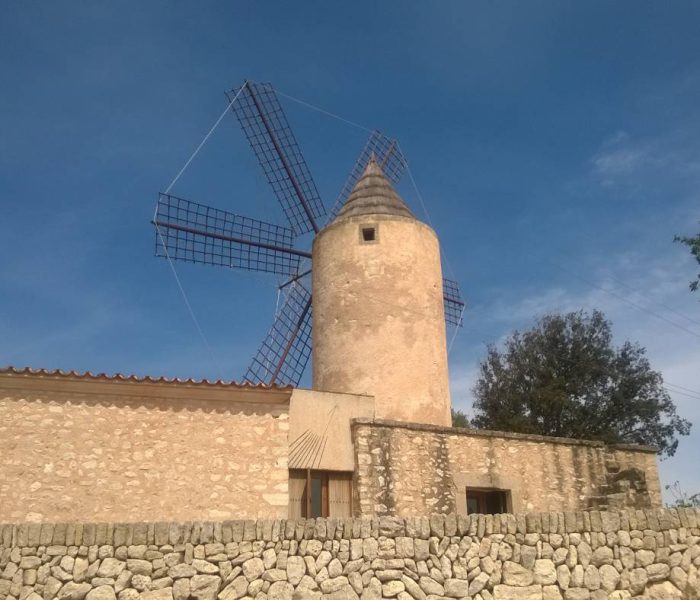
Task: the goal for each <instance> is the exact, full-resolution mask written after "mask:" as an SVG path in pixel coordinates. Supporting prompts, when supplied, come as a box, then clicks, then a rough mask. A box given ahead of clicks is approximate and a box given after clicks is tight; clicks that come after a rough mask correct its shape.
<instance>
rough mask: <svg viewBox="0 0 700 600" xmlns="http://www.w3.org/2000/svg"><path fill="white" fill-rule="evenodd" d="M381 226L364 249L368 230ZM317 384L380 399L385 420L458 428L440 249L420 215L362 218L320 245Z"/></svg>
mask: <svg viewBox="0 0 700 600" xmlns="http://www.w3.org/2000/svg"><path fill="white" fill-rule="evenodd" d="M363 226H374V227H375V230H376V240H375V241H372V242H364V241H363V240H362V234H361V228H362V227H363ZM313 265H314V269H313V298H314V308H313V387H314V389H316V390H323V391H333V392H345V393H354V394H367V395H370V396H374V397H375V412H376V415H377V417H380V418H386V419H396V420H400V421H414V422H420V423H431V424H436V425H449V424H450V394H449V385H448V374H447V350H446V339H445V318H444V307H443V291H442V272H441V266H440V248H439V244H438V240H437V237H436V236H435V233H434V232H433V230H432V229H430V228H429V227H428V226H427V225H424V224H423V223H420V222H419V221H416V220H415V219H412V218H403V217H397V216H391V217H387V216H377V215H374V216H362V217H353V218H350V219H345V220H342V221H339V222H336V223H334V224H332V225H330V226H329V227H327V228H326V229H324V230H323V231H322V232H321V233H320V234H319V235H318V236H317V237H316V239H315V240H314V246H313Z"/></svg>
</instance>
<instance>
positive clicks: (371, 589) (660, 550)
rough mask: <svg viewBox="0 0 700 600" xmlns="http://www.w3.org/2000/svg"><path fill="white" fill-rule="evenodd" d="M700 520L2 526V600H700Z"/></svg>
mask: <svg viewBox="0 0 700 600" xmlns="http://www.w3.org/2000/svg"><path fill="white" fill-rule="evenodd" d="M699 568H700V509H678V510H663V511H652V510H647V511H641V510H638V511H626V512H597V511H591V512H578V513H532V514H516V515H486V516H484V515H472V516H470V517H467V516H455V515H454V514H451V515H433V516H431V517H424V518H423V517H416V518H399V517H381V518H375V519H345V520H334V519H315V520H314V519H310V520H304V521H285V520H276V521H226V522H217V523H210V522H207V523H184V524H178V523H150V524H147V523H138V524H126V525H125V524H104V523H103V524H68V525H66V524H20V525H0V599H3V600H5V599H8V600H9V599H11V600H41V599H42V598H43V599H45V600H49V599H52V598H59V599H62V600H83V599H85V600H115V599H119V600H136V599H143V600H188V599H191V600H237V599H239V598H243V599H245V600H248V599H255V600H266V599H269V600H293V599H299V600H301V599H306V598H308V599H312V598H313V599H316V598H328V599H332V600H348V599H352V600H356V599H358V598H361V599H362V600H381V599H382V598H396V599H397V600H440V599H446V598H465V599H471V600H515V599H517V600H559V599H565V600H625V599H630V598H648V599H650V600H651V599H664V600H665V599H673V598H687V599H697V598H698V594H699V593H700V582H699V579H698V569H699Z"/></svg>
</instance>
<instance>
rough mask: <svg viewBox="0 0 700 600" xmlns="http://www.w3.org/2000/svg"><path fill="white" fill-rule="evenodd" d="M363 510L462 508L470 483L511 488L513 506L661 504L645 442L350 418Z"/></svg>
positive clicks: (358, 503) (384, 512)
mask: <svg viewBox="0 0 700 600" xmlns="http://www.w3.org/2000/svg"><path fill="white" fill-rule="evenodd" d="M352 431H353V440H354V444H355V453H356V464H357V470H356V474H355V492H354V493H355V506H357V507H359V513H360V514H361V515H366V516H369V515H375V514H376V515H397V516H409V515H424V514H430V513H433V512H442V513H448V512H457V513H466V512H467V511H466V494H465V491H466V488H468V487H471V488H496V489H503V490H508V491H509V492H510V506H509V510H510V511H512V512H529V511H551V510H564V511H566V510H574V511H575V510H585V509H591V508H611V509H620V508H625V507H632V508H658V507H660V505H661V489H660V488H661V486H660V483H659V477H658V469H657V464H656V451H655V449H654V448H650V447H646V446H632V445H625V446H606V445H605V444H603V443H602V442H591V441H584V440H571V439H565V438H551V437H543V436H536V435H523V434H517V433H504V432H490V431H479V430H469V429H454V428H445V427H435V426H431V425H419V424H413V423H400V422H395V421H381V420H374V421H370V420H363V419H356V420H355V421H354V422H353V425H352Z"/></svg>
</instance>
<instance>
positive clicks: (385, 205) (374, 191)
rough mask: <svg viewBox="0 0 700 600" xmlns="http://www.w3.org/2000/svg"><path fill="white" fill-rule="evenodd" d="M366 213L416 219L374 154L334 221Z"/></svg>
mask: <svg viewBox="0 0 700 600" xmlns="http://www.w3.org/2000/svg"><path fill="white" fill-rule="evenodd" d="M364 215H394V216H400V217H408V218H411V219H415V216H414V215H413V213H412V212H411V211H410V210H409V208H408V206H406V204H405V202H404V201H403V200H402V199H401V196H399V195H398V194H397V193H396V190H394V188H393V186H392V185H391V182H390V181H389V180H388V179H387V178H386V176H385V175H384V172H383V171H382V168H381V167H380V166H379V164H378V163H377V161H376V160H375V158H374V155H372V156H370V158H369V161H368V163H367V167H366V168H365V171H364V173H363V174H362V176H361V177H360V179H358V181H357V183H356V184H355V187H354V188H353V190H352V192H350V195H349V196H348V199H347V200H346V201H345V204H344V205H343V207H342V208H341V209H340V212H338V215H337V216H336V218H335V219H334V222H335V223H337V222H338V221H344V220H346V219H350V218H352V217H359V216H364Z"/></svg>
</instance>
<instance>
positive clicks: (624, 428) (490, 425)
mask: <svg viewBox="0 0 700 600" xmlns="http://www.w3.org/2000/svg"><path fill="white" fill-rule="evenodd" d="M473 391H474V395H475V397H476V400H475V402H474V410H475V413H476V416H475V417H474V419H473V420H472V424H473V425H474V426H475V427H480V428H486V429H496V430H502V431H516V432H522V433H534V434H541V435H551V436H561V437H571V438H584V439H595V440H602V441H605V442H608V443H623V442H626V443H638V444H649V445H653V446H656V447H657V448H659V450H660V451H661V452H662V453H663V454H666V455H669V456H671V455H673V454H674V452H675V450H676V447H677V446H678V439H677V437H676V436H677V435H687V434H688V433H689V432H690V423H689V422H688V421H686V420H685V419H682V418H680V417H679V416H678V415H677V414H676V407H675V405H674V404H673V401H672V400H671V398H670V396H669V395H668V392H666V390H665V389H664V387H663V379H662V377H661V373H659V372H658V371H654V370H652V369H651V367H650V365H649V361H648V360H647V358H646V357H645V351H644V349H643V348H642V347H640V346H639V345H637V344H632V343H630V342H625V343H624V344H623V345H622V346H621V347H619V348H614V347H613V346H612V333H611V324H610V322H609V321H607V320H606V319H605V316H604V315H603V314H602V313H601V312H600V311H593V313H591V314H588V313H586V312H583V311H581V312H573V313H568V314H565V315H559V314H551V315H548V316H546V317H544V318H542V319H540V320H539V321H538V322H537V324H536V325H535V327H533V328H532V329H531V330H529V331H525V332H522V333H521V332H518V331H516V332H514V333H513V334H512V335H511V336H510V337H509V338H508V339H507V340H506V342H505V345H504V348H503V350H499V349H498V348H496V347H495V346H489V348H488V351H487V356H486V358H485V360H483V361H482V363H481V365H480V375H479V378H478V380H477V383H476V385H475V387H474V390H473Z"/></svg>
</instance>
